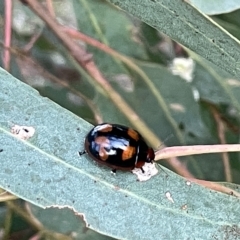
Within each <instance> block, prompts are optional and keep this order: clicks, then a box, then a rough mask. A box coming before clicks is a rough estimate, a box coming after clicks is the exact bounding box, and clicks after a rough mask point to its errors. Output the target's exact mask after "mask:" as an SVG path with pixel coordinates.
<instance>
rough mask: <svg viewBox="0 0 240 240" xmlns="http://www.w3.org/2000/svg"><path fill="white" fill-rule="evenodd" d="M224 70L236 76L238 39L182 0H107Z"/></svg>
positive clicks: (239, 57) (239, 69)
mask: <svg viewBox="0 0 240 240" xmlns="http://www.w3.org/2000/svg"><path fill="white" fill-rule="evenodd" d="M110 2H112V3H114V4H116V5H117V6H119V7H121V8H122V9H124V10H125V11H127V12H129V13H130V14H132V15H133V16H135V17H138V18H139V19H141V20H142V21H144V22H146V23H147V24H149V25H150V26H152V27H154V28H156V29H158V30H159V31H161V32H163V33H165V34H167V35H168V36H169V37H171V38H172V39H173V40H175V41H177V42H179V43H181V44H183V45H184V46H186V47H187V48H189V49H191V50H193V51H194V52H196V53H198V54H199V55H201V56H202V57H204V58H206V59H207V60H209V61H210V62H212V63H214V64H216V65H217V66H219V67H221V68H222V69H224V70H225V71H227V72H229V73H231V74H233V75H235V76H239V75H240V44H239V41H238V40H237V39H236V38H234V37H233V36H232V35H230V34H229V33H228V32H227V31H225V30H224V29H223V28H221V27H220V26H219V25H218V24H217V23H216V22H214V21H213V20H211V19H210V18H209V17H207V16H205V15H204V14H202V13H200V12H199V11H197V10H196V9H195V8H193V7H192V6H191V5H189V4H188V3H187V1H182V0H175V1H171V0H164V1H163V0H141V1H139V0H121V1H119V0H110Z"/></svg>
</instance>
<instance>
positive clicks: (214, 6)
mask: <svg viewBox="0 0 240 240" xmlns="http://www.w3.org/2000/svg"><path fill="white" fill-rule="evenodd" d="M189 2H190V3H192V4H193V5H194V6H196V7H197V8H198V9H199V10H201V11H202V12H204V13H205V14H208V15H215V14H222V13H229V12H233V11H235V10H237V9H239V8H240V2H239V0H221V1H209V0H189Z"/></svg>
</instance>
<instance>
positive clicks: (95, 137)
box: [85, 123, 155, 170]
mask: <svg viewBox="0 0 240 240" xmlns="http://www.w3.org/2000/svg"><path fill="white" fill-rule="evenodd" d="M85 152H87V153H88V154H89V156H90V157H91V158H92V159H94V160H95V161H97V162H98V163H100V164H104V165H107V166H109V167H111V168H112V169H113V170H116V169H121V170H132V169H133V168H135V167H137V168H141V169H142V166H143V165H144V164H145V162H152V161H153V160H154V158H155V154H154V151H153V149H152V148H150V147H149V146H148V145H147V144H146V142H145V141H144V139H143V138H142V136H141V135H140V134H139V133H138V132H137V131H136V130H133V129H131V128H128V127H125V126H122V125H118V124H110V123H103V124H99V125H97V126H95V127H94V128H93V129H92V130H91V131H90V132H89V133H88V134H87V136H86V139H85Z"/></svg>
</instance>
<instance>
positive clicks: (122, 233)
mask: <svg viewBox="0 0 240 240" xmlns="http://www.w3.org/2000/svg"><path fill="white" fill-rule="evenodd" d="M0 84H1V91H0V119H1V122H0V149H1V151H0V160H1V168H0V186H1V187H2V188H4V189H6V190H7V191H9V192H11V193H14V194H16V195H17V196H19V197H21V198H23V199H25V200H27V201H29V202H32V203H33V204H35V205H38V206H41V207H50V206H55V207H56V206H59V207H63V206H68V207H70V208H73V209H74V210H75V211H77V212H79V213H82V214H84V217H85V219H86V221H87V222H88V224H89V225H88V226H89V227H90V228H92V229H94V230H96V231H99V232H101V233H104V234H106V235H109V236H113V237H115V238H120V239H188V238H189V237H190V238H192V239H211V238H212V237H213V236H214V237H215V238H218V239H225V238H228V239H236V238H235V237H236V232H237V231H238V230H239V228H240V224H239V210H240V204H239V201H240V200H239V199H237V198H236V197H234V196H228V195H225V194H221V193H218V192H214V191H210V190H209V189H206V188H203V187H201V186H198V185H196V184H193V183H189V182H186V180H185V179H183V178H181V177H179V176H177V175H176V174H174V173H172V172H170V171H168V170H165V171H166V172H165V173H164V172H161V173H160V174H158V175H157V176H155V177H153V178H152V179H150V180H149V181H147V182H142V183H141V182H137V181H136V178H135V176H134V175H132V174H131V173H130V172H121V171H119V172H117V175H116V176H113V175H111V174H110V170H109V169H108V168H105V167H101V166H98V165H97V164H95V163H94V162H93V161H92V160H91V159H90V158H89V157H88V156H85V157H81V158H80V157H79V156H78V151H79V150H82V148H83V141H84V136H85V135H86V133H87V132H88V131H89V129H90V128H91V125H90V124H88V123H87V122H85V121H83V120H82V119H80V118H78V117H77V116H75V115H74V114H72V113H70V112H68V111H67V110H65V109H63V108H61V107H59V106H58V105H57V104H55V103H53V102H51V101H50V100H49V99H46V98H43V97H41V96H40V95H39V94H38V93H37V92H36V91H35V90H33V89H32V88H31V87H29V86H27V85H25V84H24V83H22V82H20V81H18V80H17V79H15V78H13V77H12V76H11V75H10V74H8V73H7V72H5V71H4V70H0ZM13 124H18V125H25V126H32V127H34V128H35V130H36V132H35V135H34V136H33V137H32V138H31V139H29V140H27V141H23V140H19V139H17V138H16V137H14V136H13V135H12V134H11V133H10V128H11V126H12V125H13ZM166 173H167V175H166Z"/></svg>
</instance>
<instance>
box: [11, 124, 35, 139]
mask: <svg viewBox="0 0 240 240" xmlns="http://www.w3.org/2000/svg"><path fill="white" fill-rule="evenodd" d="M11 133H12V134H13V135H14V136H16V137H17V138H19V139H22V140H27V139H29V138H31V137H32V136H33V135H34V133H35V128H33V127H28V126H19V125H14V126H13V127H12V128H11Z"/></svg>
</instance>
